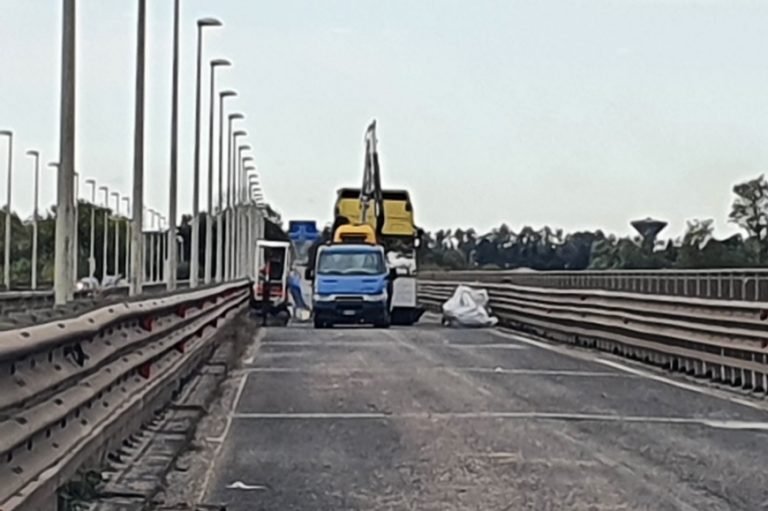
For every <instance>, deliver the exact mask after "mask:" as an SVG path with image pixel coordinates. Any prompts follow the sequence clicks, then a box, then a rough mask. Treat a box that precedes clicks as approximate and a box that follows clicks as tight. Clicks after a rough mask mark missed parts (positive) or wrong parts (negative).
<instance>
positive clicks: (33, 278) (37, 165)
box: [27, 149, 40, 291]
mask: <svg viewBox="0 0 768 511" xmlns="http://www.w3.org/2000/svg"><path fill="white" fill-rule="evenodd" d="M27 155H29V156H31V157H32V158H34V160H35V166H34V174H35V192H34V193H35V197H34V210H33V211H32V275H31V280H30V287H31V288H32V290H33V291H34V290H35V289H37V217H38V206H39V199H40V153H39V152H38V151H35V150H31V149H30V150H29V151H27Z"/></svg>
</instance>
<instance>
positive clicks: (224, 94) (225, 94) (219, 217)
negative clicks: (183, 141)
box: [216, 90, 237, 282]
mask: <svg viewBox="0 0 768 511" xmlns="http://www.w3.org/2000/svg"><path fill="white" fill-rule="evenodd" d="M234 96H237V92H235V91H233V90H223V91H221V92H219V175H218V183H219V200H218V211H217V214H216V282H221V280H222V278H223V277H224V232H223V226H222V222H223V221H224V169H223V167H224V100H225V99H226V98H231V97H234ZM230 131H231V129H230ZM227 139H229V137H227ZM230 150H231V148H230Z"/></svg>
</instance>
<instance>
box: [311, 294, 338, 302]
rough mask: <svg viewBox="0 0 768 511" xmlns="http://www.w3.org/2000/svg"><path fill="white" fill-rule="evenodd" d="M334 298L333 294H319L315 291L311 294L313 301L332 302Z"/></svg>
mask: <svg viewBox="0 0 768 511" xmlns="http://www.w3.org/2000/svg"><path fill="white" fill-rule="evenodd" d="M334 298H335V297H334V296H333V295H319V294H317V293H315V294H314V295H312V300H314V301H315V302H332V301H333V300H334Z"/></svg>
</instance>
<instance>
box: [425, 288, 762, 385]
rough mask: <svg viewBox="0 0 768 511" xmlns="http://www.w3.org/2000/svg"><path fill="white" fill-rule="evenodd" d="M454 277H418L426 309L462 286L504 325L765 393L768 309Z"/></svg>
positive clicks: (727, 302) (744, 303)
mask: <svg viewBox="0 0 768 511" xmlns="http://www.w3.org/2000/svg"><path fill="white" fill-rule="evenodd" d="M452 276H453V274H452V273H444V274H429V275H423V274H422V275H420V281H419V299H420V300H421V301H422V303H423V304H424V305H426V306H428V307H431V308H433V309H434V308H437V307H439V305H440V304H442V303H443V302H444V301H445V300H447V299H448V297H449V296H450V295H451V294H452V293H453V291H454V289H455V288H456V286H457V285H458V284H467V285H470V286H475V287H478V288H484V289H486V290H488V293H489V296H490V307H491V308H492V310H493V313H494V314H495V315H497V316H498V317H499V319H500V321H501V323H502V324H503V325H505V326H510V327H513V328H516V329H519V330H522V331H527V332H531V333H535V334H537V335H540V336H543V337H547V338H550V339H553V340H556V341H559V342H566V343H571V344H575V345H579V346H584V347H590V348H597V349H601V350H605V351H610V352H612V353H615V354H618V355H623V356H626V357H629V358H633V359H637V360H642V361H645V362H647V363H651V364H654V365H657V366H661V367H665V368H668V369H670V370H676V371H684V372H686V373H689V374H692V375H696V376H700V377H707V378H710V379H712V380H716V381H721V382H725V383H729V384H732V385H735V386H741V387H744V388H749V389H754V390H757V391H761V392H768V302H761V301H745V300H722V299H712V298H691V297H682V296H664V295H649V294H641V293H631V292H622V291H610V290H598V289H560V288H554V287H551V288H545V287H533V286H522V285H516V284H509V283H501V282H493V281H491V280H490V279H486V280H483V281H471V280H454V279H452ZM438 277H442V279H440V278H438Z"/></svg>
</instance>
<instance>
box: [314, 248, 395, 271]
mask: <svg viewBox="0 0 768 511" xmlns="http://www.w3.org/2000/svg"><path fill="white" fill-rule="evenodd" d="M386 271H387V268H386V265H385V264H384V258H383V257H382V256H381V252H374V251H365V252H363V251H360V252H351V251H344V252H324V253H322V254H320V260H319V261H318V263H317V273H318V274H319V275H380V274H382V273H385V272H386Z"/></svg>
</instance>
